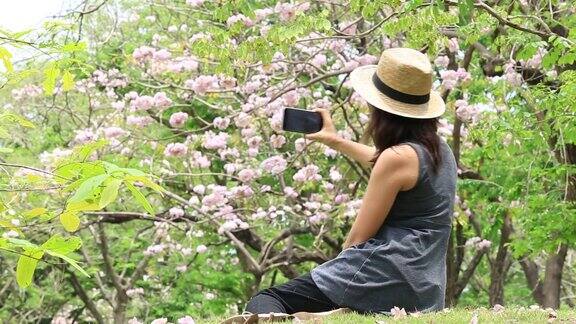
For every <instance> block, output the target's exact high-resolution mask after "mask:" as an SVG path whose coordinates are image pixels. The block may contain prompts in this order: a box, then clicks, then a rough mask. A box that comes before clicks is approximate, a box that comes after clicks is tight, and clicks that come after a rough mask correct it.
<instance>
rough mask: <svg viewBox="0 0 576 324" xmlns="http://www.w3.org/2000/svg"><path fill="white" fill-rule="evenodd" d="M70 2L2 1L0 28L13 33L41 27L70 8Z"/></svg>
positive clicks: (41, 0)
mask: <svg viewBox="0 0 576 324" xmlns="http://www.w3.org/2000/svg"><path fill="white" fill-rule="evenodd" d="M70 3H71V1H70V0H0V8H2V9H1V10H0V26H2V27H3V28H5V29H9V30H11V31H13V32H14V31H21V30H24V29H27V28H33V27H39V26H41V25H42V22H43V21H44V20H45V19H46V18H47V17H49V16H51V15H55V14H59V13H61V12H63V10H65V9H67V8H69V5H70Z"/></svg>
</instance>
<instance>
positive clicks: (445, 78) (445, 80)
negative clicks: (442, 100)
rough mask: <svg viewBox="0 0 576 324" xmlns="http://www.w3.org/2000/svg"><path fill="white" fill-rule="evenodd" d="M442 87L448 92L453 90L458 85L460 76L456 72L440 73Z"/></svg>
mask: <svg viewBox="0 0 576 324" xmlns="http://www.w3.org/2000/svg"><path fill="white" fill-rule="evenodd" d="M440 77H441V78H442V86H443V87H444V88H446V89H448V90H450V89H453V88H454V87H455V86H456V84H457V83H458V74H457V73H456V71H454V70H444V71H441V72H440Z"/></svg>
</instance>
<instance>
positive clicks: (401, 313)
mask: <svg viewBox="0 0 576 324" xmlns="http://www.w3.org/2000/svg"><path fill="white" fill-rule="evenodd" d="M390 313H391V314H392V315H393V316H394V318H402V317H405V316H406V315H407V314H406V310H405V309H404V308H399V307H398V306H394V307H393V308H392V309H390Z"/></svg>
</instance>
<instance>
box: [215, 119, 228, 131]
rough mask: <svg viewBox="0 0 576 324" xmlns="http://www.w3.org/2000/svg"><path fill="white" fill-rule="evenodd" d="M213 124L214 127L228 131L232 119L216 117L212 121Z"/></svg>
mask: <svg viewBox="0 0 576 324" xmlns="http://www.w3.org/2000/svg"><path fill="white" fill-rule="evenodd" d="M212 124H213V125H214V127H216V128H218V129H226V128H227V127H228V125H230V118H228V117H224V118H222V117H216V118H214V120H213V121H212Z"/></svg>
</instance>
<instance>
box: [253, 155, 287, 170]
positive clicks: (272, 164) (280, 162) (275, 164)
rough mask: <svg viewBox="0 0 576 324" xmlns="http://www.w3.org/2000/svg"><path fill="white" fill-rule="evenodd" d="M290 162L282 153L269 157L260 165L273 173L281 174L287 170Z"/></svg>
mask: <svg viewBox="0 0 576 324" xmlns="http://www.w3.org/2000/svg"><path fill="white" fill-rule="evenodd" d="M287 166H288V163H287V162H286V160H285V159H284V158H283V157H282V156H281V155H275V156H272V157H269V158H267V159H265V160H264V161H262V163H260V167H261V168H262V169H264V170H265V171H267V172H270V173H272V174H279V173H282V172H284V170H286V167H287Z"/></svg>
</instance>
